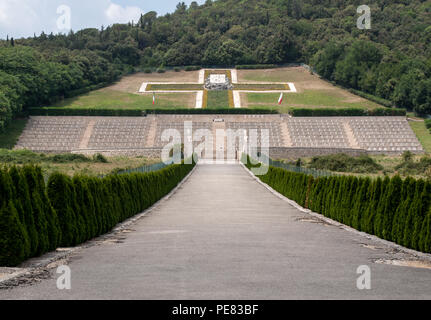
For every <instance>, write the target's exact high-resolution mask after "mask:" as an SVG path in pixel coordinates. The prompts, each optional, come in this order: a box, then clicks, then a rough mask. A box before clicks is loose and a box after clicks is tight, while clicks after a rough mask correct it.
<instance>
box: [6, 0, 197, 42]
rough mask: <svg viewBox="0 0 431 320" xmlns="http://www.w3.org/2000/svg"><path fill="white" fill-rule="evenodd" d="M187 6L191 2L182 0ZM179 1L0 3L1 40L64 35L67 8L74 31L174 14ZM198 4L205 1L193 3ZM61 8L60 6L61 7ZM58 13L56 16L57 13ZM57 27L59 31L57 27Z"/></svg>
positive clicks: (12, 0)
mask: <svg viewBox="0 0 431 320" xmlns="http://www.w3.org/2000/svg"><path fill="white" fill-rule="evenodd" d="M183 1H184V2H185V3H186V4H187V5H189V4H190V3H191V2H192V0H183ZM178 2H180V1H179V0H156V1H149V0H0V38H1V39H5V38H6V35H9V37H15V38H20V37H29V36H33V34H34V33H36V34H37V35H39V34H40V33H41V32H42V31H45V33H47V34H49V33H51V32H54V33H58V32H62V33H67V32H68V30H66V29H63V27H64V26H67V25H68V24H67V19H66V17H67V16H68V13H67V11H65V10H64V8H65V7H64V6H67V7H69V8H70V18H71V19H70V25H71V28H72V29H73V30H75V31H76V30H80V29H83V28H94V27H96V28H100V26H102V25H104V26H107V25H110V24H113V23H126V22H129V21H132V20H133V21H135V22H136V21H137V20H138V18H139V17H140V15H141V13H146V12H148V11H157V13H158V14H159V15H164V14H165V13H168V12H173V11H175V7H176V5H177V4H178ZM196 2H198V3H199V4H202V3H204V0H196ZM62 6H63V7H62ZM57 12H59V13H57ZM59 27H60V28H59Z"/></svg>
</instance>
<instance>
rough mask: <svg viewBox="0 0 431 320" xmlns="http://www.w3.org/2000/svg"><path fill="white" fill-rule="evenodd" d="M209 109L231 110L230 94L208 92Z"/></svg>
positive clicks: (224, 91)
mask: <svg viewBox="0 0 431 320" xmlns="http://www.w3.org/2000/svg"><path fill="white" fill-rule="evenodd" d="M207 94H208V97H207V105H206V108H207V109H227V108H229V92H228V91H227V90H223V91H207Z"/></svg>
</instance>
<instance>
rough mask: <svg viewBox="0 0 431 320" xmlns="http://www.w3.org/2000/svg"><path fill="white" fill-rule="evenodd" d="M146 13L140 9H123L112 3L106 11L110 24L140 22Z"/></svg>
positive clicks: (127, 7)
mask: <svg viewBox="0 0 431 320" xmlns="http://www.w3.org/2000/svg"><path fill="white" fill-rule="evenodd" d="M143 13H144V12H143V11H142V9H141V8H139V7H129V6H126V7H122V6H120V5H118V4H115V3H111V4H110V5H109V7H108V9H106V11H105V15H106V17H107V18H108V22H109V23H127V22H131V21H135V22H136V21H138V20H139V18H140V16H141V14H143Z"/></svg>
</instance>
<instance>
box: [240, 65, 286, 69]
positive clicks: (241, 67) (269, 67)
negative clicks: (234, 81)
mask: <svg viewBox="0 0 431 320" xmlns="http://www.w3.org/2000/svg"><path fill="white" fill-rule="evenodd" d="M278 67H279V66H278V65H276V64H240V65H237V66H236V67H235V68H236V69H238V70H241V69H274V68H278Z"/></svg>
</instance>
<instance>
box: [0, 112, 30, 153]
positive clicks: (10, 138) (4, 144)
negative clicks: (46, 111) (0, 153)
mask: <svg viewBox="0 0 431 320" xmlns="http://www.w3.org/2000/svg"><path fill="white" fill-rule="evenodd" d="M26 123H27V119H14V120H13V121H12V123H11V124H10V125H9V126H8V127H7V128H6V131H5V132H4V133H0V148H2V149H13V147H14V146H15V144H16V143H17V141H18V139H19V136H20V135H21V133H22V131H23V130H24V128H25V125H26Z"/></svg>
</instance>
